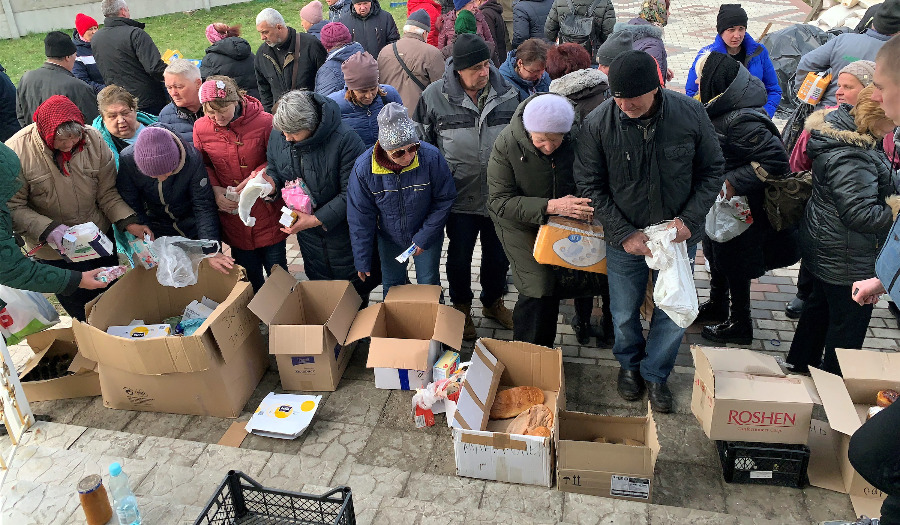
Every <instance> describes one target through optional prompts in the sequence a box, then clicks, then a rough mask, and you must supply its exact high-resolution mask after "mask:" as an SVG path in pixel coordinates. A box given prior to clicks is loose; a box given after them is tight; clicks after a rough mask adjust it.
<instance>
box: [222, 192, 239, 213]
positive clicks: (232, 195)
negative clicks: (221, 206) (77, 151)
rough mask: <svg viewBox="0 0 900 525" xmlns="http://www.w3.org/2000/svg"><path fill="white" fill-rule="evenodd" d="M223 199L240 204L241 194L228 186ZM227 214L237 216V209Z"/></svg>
mask: <svg viewBox="0 0 900 525" xmlns="http://www.w3.org/2000/svg"><path fill="white" fill-rule="evenodd" d="M225 198H226V199H228V200H230V201H232V202H241V194H240V192H238V191H237V189H236V188H235V187H234V186H228V187H227V188H225ZM228 213H229V214H231V215H237V214H238V210H237V208H235V209H233V210H231V211H230V212H228Z"/></svg>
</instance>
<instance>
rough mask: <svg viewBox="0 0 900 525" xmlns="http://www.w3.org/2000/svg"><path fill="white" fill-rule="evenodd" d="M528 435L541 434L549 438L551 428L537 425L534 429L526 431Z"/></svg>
mask: <svg viewBox="0 0 900 525" xmlns="http://www.w3.org/2000/svg"><path fill="white" fill-rule="evenodd" d="M525 435H526V436H540V437H545V438H548V437H550V429H549V428H547V427H537V428H535V429H534V430H528V431H526V432H525Z"/></svg>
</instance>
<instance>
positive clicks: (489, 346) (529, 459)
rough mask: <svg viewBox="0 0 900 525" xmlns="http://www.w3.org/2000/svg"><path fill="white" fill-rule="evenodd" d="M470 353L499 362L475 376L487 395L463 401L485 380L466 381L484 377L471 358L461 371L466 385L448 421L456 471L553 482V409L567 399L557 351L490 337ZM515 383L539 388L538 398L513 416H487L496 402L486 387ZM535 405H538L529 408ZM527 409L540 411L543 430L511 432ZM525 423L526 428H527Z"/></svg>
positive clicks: (500, 389)
mask: <svg viewBox="0 0 900 525" xmlns="http://www.w3.org/2000/svg"><path fill="white" fill-rule="evenodd" d="M475 352H476V353H478V352H481V353H482V354H483V355H484V357H485V358H486V359H481V358H479V359H478V361H481V362H483V363H497V364H500V365H502V366H493V367H488V370H487V371H486V372H487V374H486V377H482V379H481V380H479V381H480V382H481V383H486V384H487V385H488V387H487V389H486V391H487V397H486V398H484V399H482V398H481V397H480V396H474V397H473V398H472V399H470V401H471V402H468V401H464V399H463V394H465V393H466V392H470V393H471V392H472V391H475V390H480V391H482V392H484V391H485V388H484V384H482V385H481V386H478V385H474V384H472V382H470V381H473V382H474V381H476V379H475V378H477V377H479V376H483V374H481V373H480V372H478V371H477V370H474V367H476V366H480V365H477V364H476V363H477V362H478V361H476V360H475V358H474V357H473V361H472V367H470V369H469V372H468V374H467V375H466V382H467V383H470V384H469V386H466V385H465V384H464V385H463V394H460V399H459V404H458V406H457V412H456V414H455V415H454V421H453V425H452V426H453V427H454V428H453V448H454V456H455V458H456V473H457V475H459V476H466V477H470V478H479V479H489V480H495V481H506V482H508V483H522V484H526V485H542V486H544V487H552V486H553V474H554V464H553V460H554V457H553V436H555V435H556V434H557V432H558V419H559V418H558V417H557V408H564V407H565V398H566V396H565V384H564V379H563V368H562V352H561V351H560V350H559V349H552V348H545V347H543V346H537V345H532V344H529V343H522V342H510V341H498V340H495V339H479V340H478V341H477V342H476V350H475ZM498 378H499V379H498ZM488 379H489V381H488ZM514 387H529V388H530V389H534V390H536V391H538V392H540V393H541V394H542V396H541V397H542V399H543V402H541V403H538V404H535V405H532V406H531V407H530V408H528V409H527V410H525V411H524V412H521V413H520V414H519V415H518V416H516V417H515V419H496V420H492V419H488V417H489V413H490V411H491V409H492V406H493V405H494V403H495V402H496V401H495V400H494V399H493V396H492V395H491V393H490V392H491V390H494V391H495V392H501V393H502V392H503V391H504V390H506V389H513V388H514ZM534 409H540V410H537V411H534V412H533V410H534ZM530 413H535V414H545V415H544V416H542V417H540V418H539V419H538V420H539V421H540V423H539V424H540V425H541V427H539V428H541V429H542V430H543V432H542V433H543V434H544V435H524V433H519V432H515V431H513V429H517V428H519V427H520V421H522V420H521V418H522V417H523V416H525V417H526V419H527V416H528V415H529V414H530ZM526 424H527V423H526ZM535 424H538V423H535ZM466 427H468V428H466ZM528 428H529V430H528V431H529V432H530V431H531V427H530V426H529V427H528ZM535 431H537V429H535ZM536 433H538V432H536ZM548 434H549V435H548Z"/></svg>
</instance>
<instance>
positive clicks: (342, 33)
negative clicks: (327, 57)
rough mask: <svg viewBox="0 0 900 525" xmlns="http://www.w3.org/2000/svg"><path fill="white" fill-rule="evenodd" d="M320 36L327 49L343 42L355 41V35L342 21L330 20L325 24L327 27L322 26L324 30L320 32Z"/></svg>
mask: <svg viewBox="0 0 900 525" xmlns="http://www.w3.org/2000/svg"><path fill="white" fill-rule="evenodd" d="M319 38H320V39H321V41H322V46H323V47H324V48H325V49H326V50H330V49H331V48H333V47H337V46H339V45H341V44H349V43H350V42H352V41H353V37H351V36H350V30H349V29H347V26H345V25H344V24H342V23H340V22H328V23H327V24H325V27H323V28H322V32H321V33H319Z"/></svg>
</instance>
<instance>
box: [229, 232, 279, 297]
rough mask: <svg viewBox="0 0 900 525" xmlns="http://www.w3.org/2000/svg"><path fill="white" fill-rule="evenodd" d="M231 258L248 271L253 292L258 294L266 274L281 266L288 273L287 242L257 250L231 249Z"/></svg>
mask: <svg viewBox="0 0 900 525" xmlns="http://www.w3.org/2000/svg"><path fill="white" fill-rule="evenodd" d="M231 257H233V258H234V262H236V263H238V264H240V265H241V266H243V267H244V269H245V270H247V279H248V280H249V281H250V284H251V285H252V286H253V292H254V293H255V292H258V291H259V289H260V288H262V285H263V283H265V282H266V278H265V276H264V275H263V271H265V273H266V274H271V273H272V268H274V267H275V265H278V266H281V267H282V268H283V269H284V270H285V271H287V269H288V268H287V242H286V241H281V242H277V243H275V244H273V245H271V246H265V247H263V248H256V249H255V250H241V249H238V248H235V247H233V246H232V247H231Z"/></svg>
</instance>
